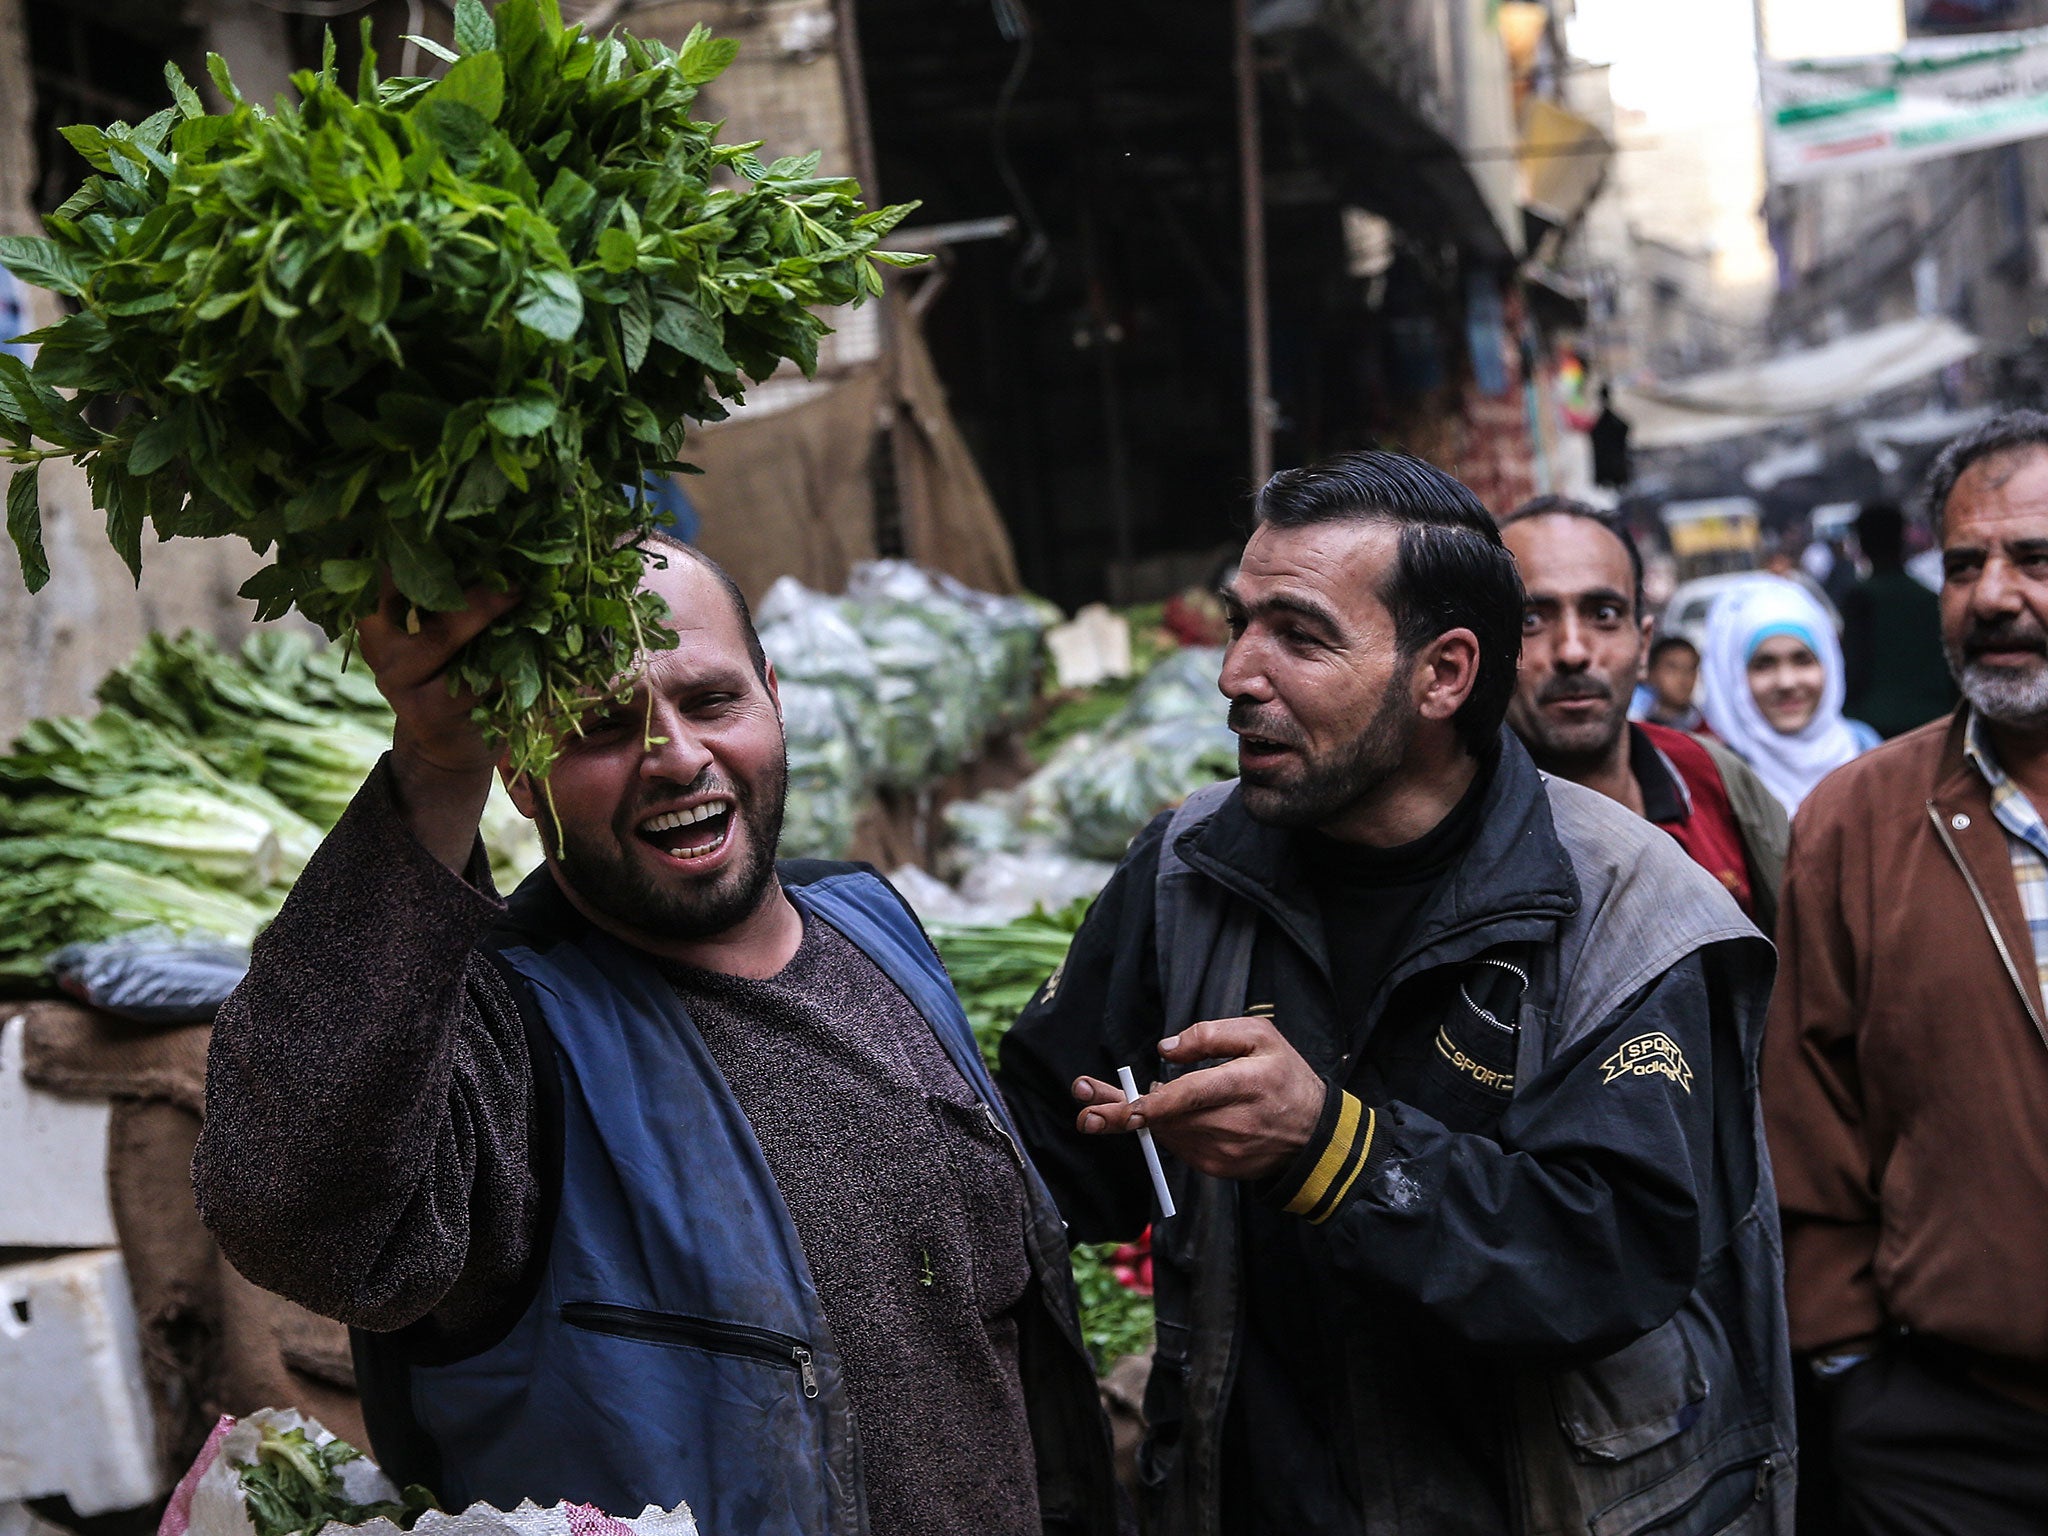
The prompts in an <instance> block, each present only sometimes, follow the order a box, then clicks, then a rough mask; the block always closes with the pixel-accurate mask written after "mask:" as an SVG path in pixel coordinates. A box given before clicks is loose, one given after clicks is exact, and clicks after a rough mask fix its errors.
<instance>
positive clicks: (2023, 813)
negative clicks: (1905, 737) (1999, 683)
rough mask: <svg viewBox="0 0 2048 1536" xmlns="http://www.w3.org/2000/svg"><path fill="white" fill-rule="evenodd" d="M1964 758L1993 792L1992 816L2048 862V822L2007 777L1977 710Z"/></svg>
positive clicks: (1965, 734)
mask: <svg viewBox="0 0 2048 1536" xmlns="http://www.w3.org/2000/svg"><path fill="white" fill-rule="evenodd" d="M1963 756H1964V757H1966V758H1968V759H1969V761H1970V766H1971V767H1973V768H1975V769H1976V770H1977V772H1978V773H1979V774H1981V775H1982V776H1983V779H1984V782H1985V784H1986V785H1987V786H1989V788H1990V790H1991V814H1992V815H1994V816H1996V817H1997V818H1998V824H1999V825H2000V826H2001V827H2003V828H2005V830H2006V831H2007V832H2008V833H2010V834H2011V835H2012V836H2013V837H2016V838H2018V839H2019V840H2020V841H2021V842H2023V843H2025V844H2026V845H2027V847H2028V848H2030V849H2032V850H2033V851H2034V852H2035V853H2037V854H2039V855H2040V856H2041V857H2042V858H2043V859H2044V860H2048V822H2044V821H2043V820H2042V819H2041V813H2040V812H2039V811H2037V810H2035V809H2034V802H2033V801H2031V800H2029V799H2028V798H2027V797H2026V795H2025V794H2024V793H2023V792H2022V791H2021V789H2020V787H2019V785H2017V784H2015V783H2013V781H2012V780H2011V779H2010V778H2008V777H2006V772H2005V770H2004V769H2003V768H2001V767H2000V766H1999V764H1998V755H1997V753H1995V752H1994V751H1993V750H1992V748H1991V733H1990V732H1989V731H1988V730H1986V729H1985V728H1984V717H1983V716H1982V715H1980V714H1978V713H1977V711H1976V710H1974V709H1973V710H1971V711H1970V719H1969V723H1968V724H1967V725H1965V726H1964V728H1963Z"/></svg>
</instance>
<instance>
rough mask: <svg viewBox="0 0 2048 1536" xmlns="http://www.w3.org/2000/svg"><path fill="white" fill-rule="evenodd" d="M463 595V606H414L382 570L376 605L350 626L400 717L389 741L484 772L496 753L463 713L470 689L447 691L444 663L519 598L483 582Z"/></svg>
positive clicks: (437, 764) (431, 760)
mask: <svg viewBox="0 0 2048 1536" xmlns="http://www.w3.org/2000/svg"><path fill="white" fill-rule="evenodd" d="M464 595H465V596H466V597H467V598H468V600H469V606H468V607H467V608H464V609H461V610H460V611H458V612H455V613H427V612H424V611H416V610H414V608H413V606H412V605H411V604H410V603H408V602H407V601H406V600H405V598H404V597H402V596H401V595H400V594H399V591H398V589H397V588H396V587H395V586H393V585H392V583H391V577H390V576H389V575H388V574H387V575H386V576H385V578H384V589H383V593H382V595H381V596H380V597H379V598H378V601H377V611H376V612H375V613H372V614H370V615H368V616H367V617H365V618H364V619H363V620H362V621H361V622H360V623H359V624H358V625H357V626H356V639H357V644H358V645H359V646H360V647H361V649H362V653H363V660H364V661H366V662H368V663H369V666H370V672H371V674H372V675H373V676H374V677H375V678H376V679H377V689H378V691H379V692H380V693H382V694H383V695H384V698H385V700H386V701H387V702H388V703H389V704H390V705H391V712H392V713H393V714H395V715H396V716H397V717H398V723H397V727H396V729H395V730H394V731H393V732H392V744H393V746H394V747H395V748H396V749H397V750H398V751H400V752H401V753H402V754H404V755H406V756H409V757H411V758H413V759H414V760H416V761H418V762H420V763H422V764H425V765H427V766H429V767H432V768H437V769H440V770H441V771H442V772H444V773H465V772H469V773H474V772H476V771H477V770H479V769H485V770H487V769H489V768H490V767H491V765H492V764H493V763H494V762H495V761H496V759H497V754H496V753H495V752H494V751H493V750H492V749H491V747H490V746H489V745H488V744H487V743H486V742H485V740H484V734H483V732H482V731H480V730H478V729H477V727H476V725H475V724H474V723H473V722H472V721H471V720H470V718H469V715H470V711H471V710H472V709H474V708H475V707H476V697H475V695H473V694H470V693H467V692H462V693H453V694H451V693H450V692H449V691H448V665H449V663H450V662H452V661H453V660H454V659H455V653H456V652H457V651H459V650H461V649H462V648H463V647H464V646H465V645H467V644H469V642H470V641H472V640H474V639H475V638H476V637H477V636H478V635H480V634H482V633H483V632H484V630H485V629H486V628H488V627H489V625H490V624H491V622H492V621H493V620H495V619H496V618H497V617H498V616H499V615H500V614H502V613H504V612H505V610H506V609H508V608H510V607H511V606H512V605H513V604H514V603H516V602H517V601H518V600H519V599H518V597H517V595H516V594H514V593H510V592H493V591H491V590H490V589H489V588H487V587H479V588H477V589H475V590H474V591H471V592H468V593H466V594H464ZM415 626H416V627H415Z"/></svg>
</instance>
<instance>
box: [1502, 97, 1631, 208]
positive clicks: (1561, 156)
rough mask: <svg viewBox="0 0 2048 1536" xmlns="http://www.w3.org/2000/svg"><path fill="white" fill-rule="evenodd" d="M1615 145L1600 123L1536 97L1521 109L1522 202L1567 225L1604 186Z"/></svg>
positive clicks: (1526, 206) (1518, 159) (1518, 156)
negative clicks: (1601, 128) (1601, 186)
mask: <svg viewBox="0 0 2048 1536" xmlns="http://www.w3.org/2000/svg"><path fill="white" fill-rule="evenodd" d="M1613 158H1614V146H1613V144H1612V143H1610V142H1609V141H1608V138H1607V135H1606V134H1604V133H1602V132H1601V131H1600V126H1599V124H1597V123H1594V122H1592V121H1590V120H1588V119H1587V118H1583V117H1581V116H1579V114H1578V113H1576V112H1570V111H1567V110H1566V109H1565V108H1563V107H1561V106H1559V105H1558V104H1557V103H1556V102H1553V101H1545V100H1544V99H1543V98H1542V97H1540V96H1532V97H1530V98H1529V100H1528V101H1527V102H1526V103H1524V105H1523V107H1522V142H1521V147H1520V149H1519V150H1518V151H1517V154H1516V159H1517V161H1518V163H1519V165H1520V167H1521V173H1522V206H1523V207H1524V208H1526V209H1528V210H1529V211H1530V212H1531V213H1533V214H1535V215H1536V216H1537V217H1538V218H1540V219H1542V220H1543V221H1544V222H1545V223H1549V224H1555V225H1558V226H1559V227H1561V228H1568V227H1570V225H1571V224H1572V222H1573V221H1574V220H1576V219H1577V218H1578V216H1579V215H1580V214H1581V213H1583V212H1585V210H1586V204H1588V203H1589V202H1591V201H1592V200H1593V194H1594V193H1596V192H1598V191H1599V190H1600V182H1601V178H1603V177H1604V176H1606V174H1607V166H1608V163H1609V162H1610V161H1611V160H1613Z"/></svg>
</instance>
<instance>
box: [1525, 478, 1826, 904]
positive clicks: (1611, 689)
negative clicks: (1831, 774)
mask: <svg viewBox="0 0 2048 1536" xmlns="http://www.w3.org/2000/svg"><path fill="white" fill-rule="evenodd" d="M1501 537H1502V538H1503V539H1504V540H1505V541H1506V543H1507V546H1508V548H1509V549H1510V550H1511V551H1512V552H1513V553H1514V557H1515V564H1516V565H1517V566H1518V567H1519V568H1520V570H1521V574H1522V588H1523V591H1524V594H1525V602H1524V605H1523V609H1522V667H1521V672H1520V675H1519V677H1518V678H1517V681H1516V687H1515V698H1514V702H1513V703H1512V704H1510V705H1509V706H1508V724H1509V725H1511V726H1513V727H1514V731H1515V734H1516V735H1517V736H1519V737H1521V738H1522V741H1523V743H1524V744H1525V745H1526V746H1527V747H1528V749H1529V755H1530V756H1531V757H1533V758H1534V759H1535V760H1536V766H1537V767H1539V768H1541V769H1543V770H1544V771H1545V772H1546V773H1553V774H1556V775H1557V776H1558V777H1559V778H1561V779H1568V780H1570V781H1571V782H1572V783H1575V784H1583V785H1585V786H1586V788H1588V789H1593V790H1598V791H1599V792H1600V793H1601V794H1604V795H1606V796H1607V797H1608V798H1609V799H1611V800H1618V801H1620V802H1621V804H1623V805H1625V806H1627V807H1628V808H1629V809H1630V810H1632V811H1634V812H1635V813H1636V814H1637V815H1639V816H1642V817H1645V818H1647V819H1648V820H1650V821H1653V822H1655V823H1656V824H1657V825H1658V826H1660V827H1662V828H1663V829H1664V830H1665V831H1667V832H1669V833H1670V834H1671V835H1672V836H1673V837H1674V838H1676V839H1677V840H1678V843H1679V846H1680V847H1682V848H1684V849H1685V851H1686V852H1687V853H1688V854H1690V855H1691V856H1692V859H1693V862H1694V863H1696V864H1698V865H1699V866H1700V867H1701V868H1703V869H1705V870H1706V871H1707V873H1708V874H1710V875H1712V876H1714V877H1715V878H1716V879H1717V880H1719V881H1720V882H1721V883H1722V884H1723V885H1725V886H1726V887H1727V888H1728V890H1729V893H1730V894H1731V895H1733V896H1734V897H1735V899H1736V901H1737V902H1738V903H1739V904H1740V905H1741V907H1742V910H1743V911H1744V912H1745V913H1747V914H1748V915H1749V917H1750V918H1751V919H1752V920H1753V921H1754V922H1755V923H1756V925H1757V926H1758V927H1759V928H1761V929H1762V930H1763V931H1764V932H1765V933H1766V934H1768V933H1769V932H1770V931H1771V929H1772V927H1773V926H1774V925H1775V923H1776V920H1777V912H1778V882H1779V879H1780V876H1781V875H1782V873H1783V870H1784V865H1785V842H1786V838H1787V835H1788V832H1787V827H1786V823H1785V812H1784V810H1783V808H1782V807H1781V806H1780V805H1779V804H1778V802H1777V800H1776V798H1775V797H1773V796H1772V794H1771V793H1770V791H1769V790H1767V789H1765V788H1764V786H1763V783H1762V781H1760V780H1759V779H1758V778H1757V777H1756V775H1755V774H1754V773H1752V772H1751V771H1750V770H1749V768H1748V766H1747V765H1746V764H1744V763H1743V761H1742V759H1740V758H1739V757H1737V756H1736V755H1735V754H1734V753H1733V752H1731V751H1729V750H1728V749H1727V748H1726V747H1724V746H1722V745H1721V744H1720V743H1719V742H1717V741H1713V740H1710V739H1708V738H1705V737H1700V736H1693V735H1689V734H1687V733H1686V732H1684V731H1675V730H1671V729H1670V728H1668V727H1666V726H1661V725H1652V724H1650V723H1649V722H1648V721H1637V722H1634V723H1631V722H1630V720H1629V718H1628V703H1629V696H1630V694H1631V692H1632V691H1633V690H1634V688H1635V685H1636V681H1637V679H1638V678H1640V677H1641V676H1642V670H1643V658H1644V656H1645V655H1646V654H1647V652H1648V650H1649V645H1650V631H1651V627H1652V621H1651V619H1650V617H1649V615H1647V614H1646V613H1644V611H1643V562H1642V556H1641V555H1640V554H1639V553H1638V552H1637V550H1636V547H1635V544H1634V543H1633V541H1631V540H1630V539H1629V537H1628V535H1627V534H1626V533H1624V532H1623V531H1622V530H1621V529H1620V528H1618V527H1617V526H1616V525H1615V524H1613V523H1611V522H1609V521H1608V520H1607V519H1606V518H1604V517H1602V516H1601V515H1600V514H1599V513H1598V512H1596V511H1594V510H1593V509H1592V508H1591V507H1589V506H1587V505H1585V503H1583V502H1577V501H1572V500H1569V499H1568V498H1566V497H1562V496H1543V497H1538V498H1537V499H1536V500H1535V501H1532V502H1529V503H1527V504H1526V505H1524V506H1522V507H1520V508H1518V509H1517V510H1516V511H1515V512H1514V513H1513V514H1512V515H1510V516H1509V517H1507V518H1506V519H1505V520H1504V521H1503V522H1502V524H1501Z"/></svg>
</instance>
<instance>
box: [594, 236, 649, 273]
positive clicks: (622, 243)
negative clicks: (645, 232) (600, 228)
mask: <svg viewBox="0 0 2048 1536" xmlns="http://www.w3.org/2000/svg"><path fill="white" fill-rule="evenodd" d="M597 259H598V261H599V263H600V264H602V265H603V267H604V269H605V271H607V272H611V273H615V274H616V273H620V272H630V271H632V270H633V269H634V268H635V267H636V266H638V265H639V264H640V247H639V243H638V242H637V241H635V240H634V239H633V237H632V236H631V235H630V234H628V233H627V232H626V231H625V230H623V229H621V228H619V226H618V225H616V224H614V225H613V226H612V227H611V228H610V229H608V230H606V231H605V232H604V233H603V234H601V235H599V236H598V237H597Z"/></svg>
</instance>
